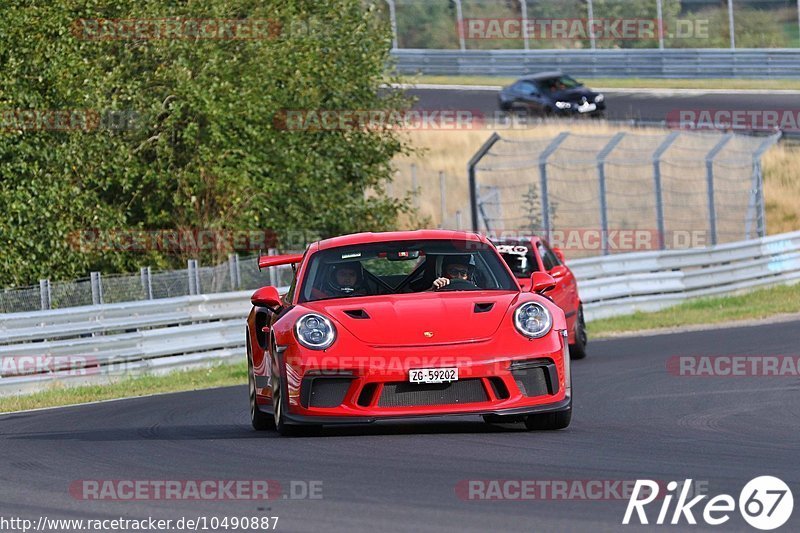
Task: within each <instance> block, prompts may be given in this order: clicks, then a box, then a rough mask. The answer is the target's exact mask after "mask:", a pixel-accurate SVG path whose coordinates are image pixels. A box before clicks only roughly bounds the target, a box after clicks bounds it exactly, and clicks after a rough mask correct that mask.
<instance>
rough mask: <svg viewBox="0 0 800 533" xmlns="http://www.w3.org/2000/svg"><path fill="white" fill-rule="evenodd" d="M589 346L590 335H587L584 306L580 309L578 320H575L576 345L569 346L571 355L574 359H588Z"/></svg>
mask: <svg viewBox="0 0 800 533" xmlns="http://www.w3.org/2000/svg"><path fill="white" fill-rule="evenodd" d="M587 344H589V335H588V334H587V333H586V321H585V320H584V318H583V305H581V306H580V307H578V318H577V319H576V320H575V344H570V345H569V355H570V357H571V358H572V359H583V358H584V357H586V345H587Z"/></svg>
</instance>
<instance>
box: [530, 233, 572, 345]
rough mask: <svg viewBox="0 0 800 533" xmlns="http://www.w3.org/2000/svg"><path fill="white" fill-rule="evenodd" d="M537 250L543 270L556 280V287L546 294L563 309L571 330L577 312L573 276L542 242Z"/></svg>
mask: <svg viewBox="0 0 800 533" xmlns="http://www.w3.org/2000/svg"><path fill="white" fill-rule="evenodd" d="M537 251H538V252H539V256H540V257H541V259H542V266H543V267H544V269H545V271H547V273H548V274H550V275H551V276H553V279H555V280H556V287H555V288H554V289H553V290H552V291H550V292H548V293H547V294H548V296H550V298H552V299H553V302H554V303H555V304H556V305H557V306H559V307H560V308H561V309H563V310H564V315H565V316H566V318H567V326H568V328H569V329H570V331H571V330H572V328H573V325H574V323H575V319H576V317H577V314H578V305H577V297H576V294H577V290H576V286H575V285H576V284H575V276H574V275H573V274H572V272H571V271H570V269H568V268H567V267H566V266H564V264H562V262H561V260H560V259H559V258H558V256H556V254H555V253H554V252H553V250H551V249H550V247H549V246H547V244H545V243H544V242H542V241H539V242H538V244H537Z"/></svg>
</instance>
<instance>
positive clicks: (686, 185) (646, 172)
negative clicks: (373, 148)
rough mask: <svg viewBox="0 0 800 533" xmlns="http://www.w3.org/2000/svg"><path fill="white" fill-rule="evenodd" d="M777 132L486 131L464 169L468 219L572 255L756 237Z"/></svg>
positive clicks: (494, 231) (491, 232)
mask: <svg viewBox="0 0 800 533" xmlns="http://www.w3.org/2000/svg"><path fill="white" fill-rule="evenodd" d="M779 138H780V136H779V135H772V136H769V137H757V136H747V135H734V134H716V133H695V132H693V133H689V132H679V131H673V132H665V133H663V134H637V133H623V132H621V133H616V134H612V133H609V134H606V135H577V134H571V133H568V132H563V133H561V134H559V135H558V136H556V137H554V138H550V139H547V138H545V139H535V140H527V139H507V138H503V137H501V136H500V135H497V134H494V135H493V136H492V137H491V138H490V139H489V141H487V143H486V144H485V145H484V146H483V147H482V149H481V150H480V151H479V153H478V154H477V155H476V157H475V158H474V159H473V164H472V165H471V167H470V190H471V196H472V198H473V206H474V209H473V213H472V216H473V219H472V224H473V227H474V228H475V229H477V230H480V231H482V232H485V233H487V234H489V235H500V234H503V233H506V234H514V233H522V234H530V233H534V234H539V235H543V236H547V237H549V239H550V240H551V241H552V242H553V244H556V245H558V246H559V247H562V248H567V249H570V254H569V255H570V256H572V257H581V256H592V255H599V254H609V253H614V252H630V251H641V250H656V249H679V248H694V247H702V246H710V245H715V244H719V243H725V242H734V241H739V240H742V239H748V238H755V237H763V236H764V235H765V232H766V228H765V218H764V195H763V172H762V168H761V157H762V155H763V154H764V152H765V151H766V150H767V149H768V148H770V147H771V146H773V145H774V144H775V143H776V142H778V140H779Z"/></svg>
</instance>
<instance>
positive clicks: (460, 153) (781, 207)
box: [390, 121, 800, 234]
mask: <svg viewBox="0 0 800 533" xmlns="http://www.w3.org/2000/svg"><path fill="white" fill-rule="evenodd" d="M565 130H568V131H570V132H571V133H573V134H576V135H602V136H609V135H613V134H614V133H617V132H619V131H631V132H635V133H638V134H642V135H648V134H650V135H653V134H655V135H664V132H663V130H647V129H641V128H637V129H625V128H622V127H618V126H612V125H608V124H607V123H603V122H591V121H586V123H585V124H581V123H578V124H574V123H572V124H565V123H563V122H560V123H559V122H556V123H551V124H543V125H540V126H537V127H536V128H533V129H529V130H517V131H506V132H502V135H503V137H504V138H512V139H552V138H553V137H555V136H556V135H558V133H560V132H562V131H565ZM408 135H409V140H410V141H411V143H412V144H413V146H415V147H416V148H418V149H419V153H417V154H414V155H412V156H404V157H399V158H397V159H396V161H395V165H396V168H397V169H398V172H397V175H396V179H395V181H394V184H393V185H392V187H391V189H390V191H391V192H392V193H393V195H394V196H397V197H400V196H403V195H404V194H406V193H407V192H409V191H411V190H412V184H413V179H412V175H413V174H414V173H415V174H416V183H417V186H418V188H419V189H418V190H419V194H418V196H417V197H416V198H415V200H414V202H415V205H416V206H417V207H418V209H419V213H420V214H421V215H422V216H423V217H429V219H430V225H431V226H432V227H435V226H440V225H443V226H444V227H447V228H457V218H456V212H457V211H460V212H461V218H460V220H461V228H462V229H464V228H467V227H468V226H469V223H470V220H469V216H470V215H469V187H468V178H467V162H468V161H469V159H470V157H472V155H473V154H474V153H475V152H476V151H477V150H478V149H479V148H480V146H481V145H482V144H483V143H484V142H485V141H486V140H487V139H488V138H489V136H490V135H491V131H490V130H466V131H413V132H410V133H408ZM687 143H688V146H687ZM642 146H645V145H642ZM695 149H696V150H697V152H698V153H704V152H705V151H706V150H707V149H706V148H705V147H704V146H699V147H693V146H691V141H689V140H688V139H687V141H686V142H685V143H684V145H683V146H677V145H676V146H674V147H673V148H672V149H671V152H668V153H670V154H672V155H673V156H674V157H676V158H682V157H687V154H689V153H690V152H691V151H692V150H695ZM738 149H741V146H738V145H737V146H734V145H733V144H732V145H731V146H730V152H728V153H727V155H726V152H725V151H723V152H722V153H721V154H720V159H721V160H722V162H723V163H725V159H726V157H728V158H730V157H735V152H736V150H738ZM695 155H696V154H695ZM412 165H413V167H415V169H416V170H415V172H414V171H413V169H412ZM797 168H800V147H798V146H796V145H789V144H786V145H779V146H776V147H774V148H772V149H771V150H769V151H768V152H767V154H766V155H765V157H764V171H765V196H766V207H767V228H768V231H769V233H770V234H774V233H781V232H785V231H793V230H797V229H800V218H799V217H800V177H798V175H797V172H796V171H795V169H797ZM670 170H671V171H672V172H673V174H680V176H678V177H680V178H684V179H686V180H687V181H691V182H692V183H694V182H695V181H696V182H697V185H698V187H699V188H701V189H704V184H703V179H704V175H705V168H704V165H703V164H702V163H701V162H698V163H697V164H695V165H694V166H692V165H691V164H690V165H688V166H687V165H686V163H685V162H683V163H682V164H677V165H675V166H674V167H670V166H669V165H665V166H664V168H663V172H669V171H670ZM440 171H443V172H444V176H445V186H446V194H445V200H446V201H445V204H446V206H445V209H446V215H445V219H444V224H442V214H441V213H442V209H441V195H440V185H439V173H440ZM531 172H534V173H535V172H536V170H535V169H534V170H531ZM587 172H592V173H593V172H594V170H591V169H587ZM631 172H638V173H639V174H641V173H642V172H646V173H648V174H649V173H650V172H651V170H650V168H649V165H647V166H640V167H639V168H636V169H631ZM719 172H720V173H723V172H725V171H724V167H723V168H720V170H719ZM498 179H502V176H499V177H498ZM620 186H621V185H619V184H618V185H616V187H620ZM614 187H615V185H614V184H613V182H610V183H609V193H611V192H612V190H613V188H614ZM687 192H688V191H687ZM696 192H697V194H696V196H697V198H698V202H699V204H698V205H700V206H701V207H702V206H704V204H703V202H704V201H705V200H704V197H702V196H703V195H702V194H701V191H700V190H699V189H698V191H696ZM723 194H724V193H723ZM701 197H702V198H701ZM672 200H673V202H672V203H673V205H675V204H679V201H680V200H681V198H680V197H676V198H674V199H672ZM667 201H670V198H665V202H667ZM686 208H687V209H696V208H697V207H692V206H689V205H687V206H686ZM702 208H704V207H702ZM744 208H746V206H742V209H744ZM737 209H738V208H737ZM666 214H667V216H669V212H667V213H666ZM682 216H685V215H684V214H682V213H680V212H679V211H678V210H676V211H674V212H673V217H674V218H675V219H677V220H680V219H681V218H680V217H682ZM738 229H739V228H737V230H738ZM723 230H724V228H720V231H723Z"/></svg>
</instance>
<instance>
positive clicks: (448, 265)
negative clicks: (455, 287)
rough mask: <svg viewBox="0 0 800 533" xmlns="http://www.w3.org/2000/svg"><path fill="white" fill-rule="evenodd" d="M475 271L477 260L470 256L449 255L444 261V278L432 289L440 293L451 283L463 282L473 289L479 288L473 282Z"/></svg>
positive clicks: (435, 282)
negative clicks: (440, 290)
mask: <svg viewBox="0 0 800 533" xmlns="http://www.w3.org/2000/svg"><path fill="white" fill-rule="evenodd" d="M474 271H475V258H474V257H472V255H471V254H468V255H449V256H446V257H445V258H444V260H443V261H442V274H443V276H442V277H440V278H437V279H436V280H434V282H433V287H431V289H433V290H435V291H438V290H439V289H441V288H443V287H447V286H448V285H450V282H451V281H462V282H463V283H468V284H469V285H472V286H473V287H475V288H477V287H478V286H477V285H475V283H474V282H473V281H472V273H473V272H474Z"/></svg>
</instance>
